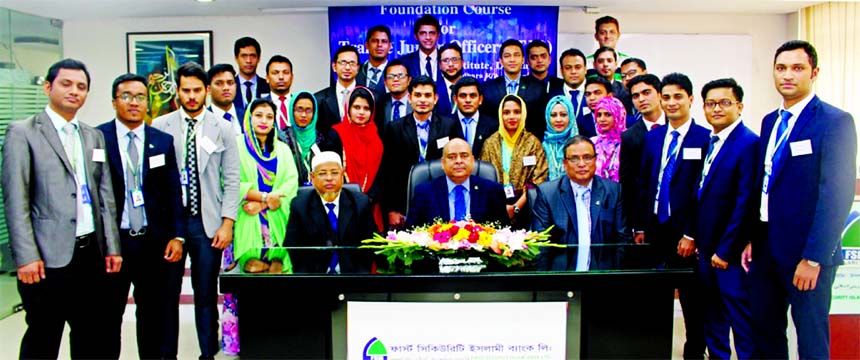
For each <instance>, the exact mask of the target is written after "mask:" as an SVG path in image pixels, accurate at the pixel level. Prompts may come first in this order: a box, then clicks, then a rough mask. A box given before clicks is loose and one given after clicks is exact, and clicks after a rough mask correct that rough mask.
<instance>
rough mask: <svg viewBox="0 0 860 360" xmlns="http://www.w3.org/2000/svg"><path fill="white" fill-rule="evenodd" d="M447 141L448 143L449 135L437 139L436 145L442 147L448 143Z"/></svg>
mask: <svg viewBox="0 0 860 360" xmlns="http://www.w3.org/2000/svg"><path fill="white" fill-rule="evenodd" d="M447 143H448V137H447V136H446V137H443V138H441V139H437V140H436V147H437V148H439V149H441V148H443V147H445V144H447Z"/></svg>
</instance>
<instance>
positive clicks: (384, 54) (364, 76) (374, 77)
mask: <svg viewBox="0 0 860 360" xmlns="http://www.w3.org/2000/svg"><path fill="white" fill-rule="evenodd" d="M364 48H365V49H367V54H368V58H367V61H365V62H364V64H362V65H361V68H359V69H358V75H356V77H355V81H356V82H358V84H359V85H362V86H366V87H368V88H370V89H373V91H376V92H377V93H379V94H385V74H384V73H383V72H384V71H385V67H386V66H388V53H389V52H391V29H390V28H388V26H385V25H374V26H372V27H371V28H370V29H367V35H366V37H365V40H364Z"/></svg>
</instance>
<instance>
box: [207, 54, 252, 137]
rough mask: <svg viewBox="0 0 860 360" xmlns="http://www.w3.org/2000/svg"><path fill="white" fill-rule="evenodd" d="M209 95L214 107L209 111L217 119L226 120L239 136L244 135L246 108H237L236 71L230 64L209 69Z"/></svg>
mask: <svg viewBox="0 0 860 360" xmlns="http://www.w3.org/2000/svg"><path fill="white" fill-rule="evenodd" d="M207 75H208V76H209V80H210V82H209V94H210V97H211V98H212V105H210V106H209V107H208V108H207V110H209V111H211V112H212V113H213V114H215V117H217V118H219V119H224V120H225V121H227V122H228V123H230V125H231V126H232V127H233V132H235V133H236V134H237V135H238V134H241V133H242V121H244V120H245V118H244V116H245V108H244V107H241V106H237V105H236V103H235V102H234V100H236V79H235V77H236V70H234V69H233V65H230V64H217V65H215V66H212V67H211V68H209V72H208V74H207Z"/></svg>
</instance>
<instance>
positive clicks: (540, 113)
mask: <svg viewBox="0 0 860 360" xmlns="http://www.w3.org/2000/svg"><path fill="white" fill-rule="evenodd" d="M519 85H520V86H519V90H518V91H517V95H519V96H520V97H521V98H523V100H525V102H526V108H527V110H528V113H527V114H526V131H528V132H530V133H532V135H534V136H537V138H538V140H541V141H542V140H543V133H544V131H546V119H544V113H545V112H546V101H547V99H546V84H544V83H543V82H540V81H538V80H535V79H534V78H530V77H527V76H521V77H520V84H519ZM481 88H482V89H483V93H484V102H483V103H481V113H489V114H498V113H499V104H500V103H501V102H502V98H503V97H505V95H506V94H507V93H508V91H507V88H506V86H505V76H504V75H502V76H499V77H497V78H495V79H492V80H488V81H487V82H485V83H483V84H482V85H481Z"/></svg>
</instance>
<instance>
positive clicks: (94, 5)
mask: <svg viewBox="0 0 860 360" xmlns="http://www.w3.org/2000/svg"><path fill="white" fill-rule="evenodd" d="M852 1H855V2H856V1H860V0H852ZM822 2H824V1H794V0H720V1H713V0H579V1H571V0H556V1H544V0H538V1H534V0H519V1H515V2H507V1H501V0H495V1H485V0H473V1H470V2H469V3H470V4H493V5H498V4H511V5H513V4H517V5H558V6H560V7H561V8H562V9H571V10H574V11H575V10H581V9H583V8H584V7H586V6H588V7H593V8H597V10H598V11H599V12H600V13H610V14H611V13H631V12H638V13H641V12H645V13H654V12H661V13H667V12H668V13H709V12H717V13H759V14H787V13H791V12H794V11H797V10H798V9H800V8H803V7H806V6H810V5H814V4H817V3H822ZM396 3H397V4H399V5H427V1H426V0H424V1H420V0H399V1H396ZM433 4H434V5H439V4H448V5H451V4H463V2H462V1H460V2H456V1H439V2H433ZM365 5H366V6H374V5H379V3H378V2H376V1H369V0H337V1H335V0H294V1H286V0H214V1H213V2H210V3H202V2H198V1H197V0H2V1H0V6H3V7H7V8H10V9H13V10H17V11H21V12H25V13H30V14H34V15H39V16H44V17H48V18H55V19H62V20H90V19H104V18H117V17H164V16H235V15H261V14H279V13H280V14H285V13H302V12H323V11H325V8H326V7H328V6H365Z"/></svg>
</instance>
